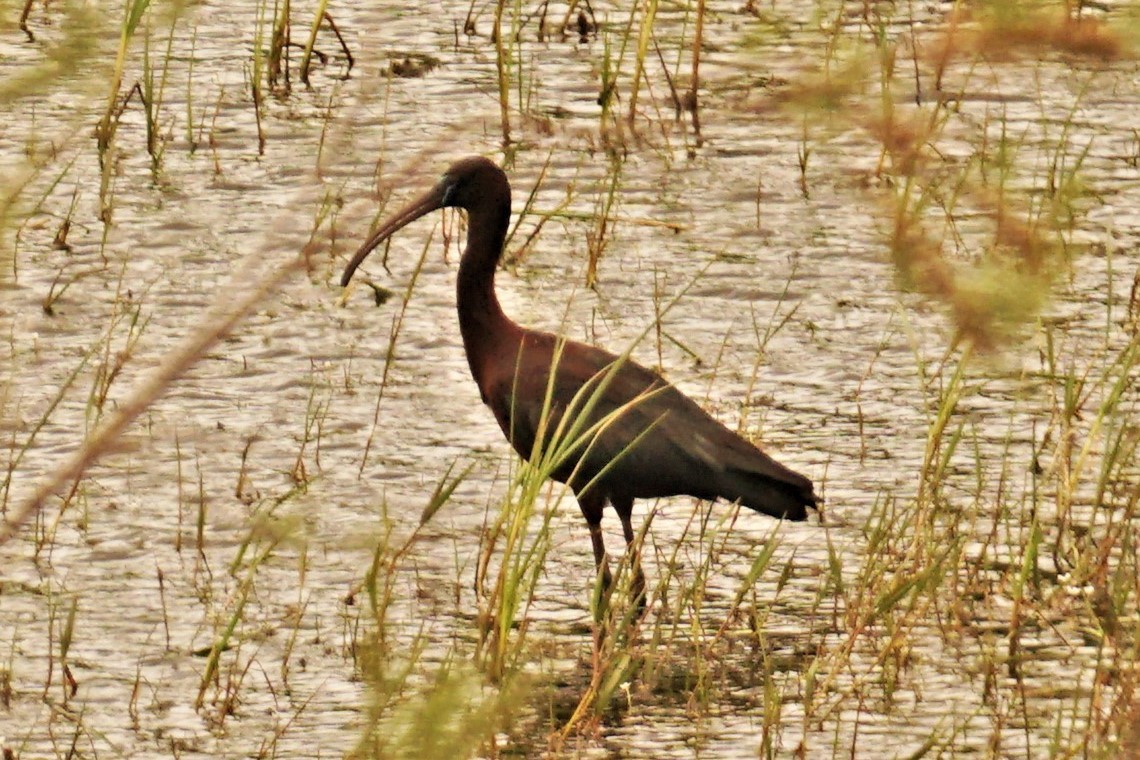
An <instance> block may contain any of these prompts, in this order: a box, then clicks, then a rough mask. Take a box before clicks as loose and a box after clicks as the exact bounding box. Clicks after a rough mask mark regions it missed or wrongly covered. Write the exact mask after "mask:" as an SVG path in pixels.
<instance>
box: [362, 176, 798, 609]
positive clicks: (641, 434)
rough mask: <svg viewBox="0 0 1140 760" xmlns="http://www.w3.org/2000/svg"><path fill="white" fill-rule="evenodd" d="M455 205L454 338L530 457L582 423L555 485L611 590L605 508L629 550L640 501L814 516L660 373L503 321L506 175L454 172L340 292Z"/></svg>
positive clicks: (778, 469)
mask: <svg viewBox="0 0 1140 760" xmlns="http://www.w3.org/2000/svg"><path fill="white" fill-rule="evenodd" d="M449 206H451V207H458V208H462V209H464V210H466V212H467V222H468V233H467V248H466V249H465V250H464V252H463V256H462V258H461V259H460V261H459V281H458V285H457V298H458V307H459V331H460V332H461V333H462V335H463V348H464V350H465V351H466V353H467V363H468V364H469V365H470V367H471V374H472V376H473V377H474V378H475V383H476V384H477V385H478V386H479V393H480V394H481V395H482V397H483V403H485V404H486V405H487V406H489V407H491V411H492V412H494V414H495V419H496V420H498V422H499V427H500V428H502V430H503V433H504V434H506V436H507V439H508V440H509V441H510V442H511V445H512V446H513V447H514V449H515V451H517V452H518V453H519V455H520V456H522V457H523V458H524V459H528V460H530V459H532V456H533V455H535V454H536V452H538V451H541V450H542V449H541V447H540V449H538V450H536V448H535V443H536V439H537V438H538V437H539V435H542V437H543V441H542V446H550V445H551V439H552V438H553V437H554V436H555V431H556V430H557V429H558V426H559V423H560V421H561V419H562V416H563V415H566V414H567V410H568V409H569V410H570V412H569V413H570V414H571V415H573V414H578V415H579V416H580V417H581V418H583V419H582V424H581V425H580V426H579V428H578V430H580V431H585V433H588V434H589V435H583V436H582V439H583V440H581V441H575V442H574V444H572V445H569V446H566V447H564V449H563V450H564V452H565V458H564V459H563V460H561V461H560V462H559V463H557V464H556V466H555V467H554V468H553V471H552V473H551V477H553V478H554V479H555V480H558V481H559V482H562V483H566V484H567V485H568V486H569V487H570V489H571V490H572V491H573V492H574V495H575V496H576V497H577V499H578V505H579V506H580V507H581V509H582V514H583V516H585V518H586V523H587V524H588V525H589V526H590V538H591V540H592V541H593V545H594V561H595V563H596V565H597V569H598V572H600V573H602V577H603V579H604V582H605V583H606V585H607V586H608V585H609V584H610V582H611V581H610V575H609V568H608V566H607V562H606V550H605V545H604V543H603V540H602V529H601V521H602V509H603V508H604V507H605V504H606V502H607V501H608V502H609V503H610V504H611V505H613V508H614V510H615V511H616V512H617V513H618V517H620V518H621V525H622V530H623V532H624V533H625V540H626V544H627V546H628V545H629V544H631V543H632V542H633V540H634V533H633V524H632V522H631V515H632V512H633V500H634V499H654V498H659V497H665V496H679V495H688V496H694V497H696V498H698V499H705V500H709V501H712V500H714V499H717V498H721V499H724V500H726V501H730V502H732V501H739V502H740V503H741V504H743V505H744V506H746V507H749V508H751V509H754V510H756V511H757V512H763V513H764V514H766V515H771V516H772V517H777V518H784V519H788V520H803V519H804V518H805V517H806V516H807V507H811V506H814V505H815V504H816V503H817V501H818V500H817V498H816V496H815V493H814V491H813V488H812V483H811V481H810V480H808V479H807V478H805V477H804V476H803V475H800V474H799V473H797V472H793V471H792V470H790V469H788V468H787V467H784V466H783V465H781V464H779V463H778V462H776V461H775V460H773V459H772V458H771V457H769V456H768V455H767V454H765V453H764V452H762V451H760V449H758V448H756V447H755V446H753V445H752V444H751V443H749V442H748V441H746V440H745V439H744V438H742V437H740V436H739V435H737V434H736V433H734V432H732V431H731V430H729V429H728V428H726V427H725V426H724V425H722V424H720V423H719V422H717V421H716V420H715V419H713V418H712V417H711V416H709V415H708V414H707V413H706V412H705V411H704V410H703V409H701V408H700V407H699V406H697V404H696V403H694V402H693V401H692V400H691V399H689V398H688V397H687V396H685V395H684V394H682V393H681V392H680V391H679V390H677V389H676V388H674V387H673V386H672V385H670V384H669V383H667V382H666V381H665V380H663V379H662V378H661V377H660V376H659V375H658V374H657V373H655V372H653V371H652V370H649V369H647V368H645V367H642V366H641V365H639V364H637V363H636V362H634V361H632V360H630V359H629V358H628V357H624V356H623V357H619V356H615V355H614V354H611V353H609V352H607V351H603V350H601V349H599V348H595V347H594V346H588V345H585V344H582V343H576V342H573V341H569V340H565V339H562V338H559V337H557V336H555V335H552V334H550V333H545V332H538V331H535V330H528V329H526V328H525V327H521V326H519V325H517V324H515V323H514V322H512V321H511V320H510V319H509V318H508V317H507V315H506V314H504V313H503V310H502V308H501V307H500V306H499V299H498V298H497V297H496V295H495V269H496V267H497V266H498V263H499V257H500V256H501V255H502V252H503V242H504V240H505V238H506V234H507V226H508V222H509V221H510V215H511V187H510V184H509V183H508V181H507V176H506V174H504V173H503V170H502V169H500V168H499V167H498V166H496V165H495V164H494V163H492V162H491V161H489V160H487V159H485V158H482V157H478V156H475V157H471V158H465V159H463V160H462V161H458V162H456V163H455V164H453V165H452V166H451V168H449V169H448V170H447V173H446V174H444V175H443V177H442V179H440V181H439V183H438V184H437V185H436V186H435V187H433V188H432V189H431V190H429V191H428V192H427V193H425V194H424V195H422V196H420V198H418V199H417V200H415V201H413V202H412V203H410V204H409V205H408V206H406V207H405V208H404V209H403V210H401V211H400V212H399V213H397V214H396V215H395V216H394V217H393V218H392V219H390V220H389V221H388V222H387V223H386V224H384V225H383V226H381V227H380V229H378V230H376V232H375V233H373V235H372V237H370V238H369V239H368V240H367V241H366V242H365V243H364V245H362V246H361V247H360V250H358V251H357V252H356V255H354V256H353V257H352V261H350V262H349V264H348V267H347V268H346V269H345V270H344V275H343V276H342V277H341V280H340V282H341V285H342V286H346V285H348V282H349V280H351V279H352V275H353V273H354V272H355V271H356V268H357V267H358V266H360V263H361V262H362V261H363V260H364V258H365V257H366V256H367V255H368V254H369V253H370V252H371V251H372V250H373V249H375V248H376V247H377V246H378V245H380V243H382V242H384V241H385V240H386V239H388V237H389V236H391V235H392V234H393V233H395V232H396V231H397V230H399V229H400V228H402V227H404V226H405V225H407V224H409V223H410V222H412V221H414V220H416V219H418V218H420V217H421V216H424V215H425V214H428V213H430V212H432V211H436V210H438V209H441V208H445V207H449ZM552 372H553V378H552V377H551V373H552ZM576 396H577V398H576ZM553 445H555V446H557V445H558V444H557V443H555V444H553ZM633 566H634V572H635V576H634V580H633V590H634V591H635V593H636V594H637V597H638V599H639V600H640V601H641V603H642V604H644V583H645V581H644V576H643V575H642V573H641V569H640V565H639V563H637V562H636V561H634V562H633Z"/></svg>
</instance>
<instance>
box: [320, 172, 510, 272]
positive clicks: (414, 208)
mask: <svg viewBox="0 0 1140 760" xmlns="http://www.w3.org/2000/svg"><path fill="white" fill-rule="evenodd" d="M501 192H506V194H507V198H508V200H509V198H510V185H509V184H508V183H507V177H506V175H505V174H504V173H503V170H502V169H500V168H499V167H498V166H496V165H495V164H494V162H492V161H491V160H490V159H487V158H483V157H482V156H471V157H469V158H464V159H462V160H460V161H456V162H455V163H454V164H452V165H451V166H450V167H449V168H448V170H447V171H446V172H444V174H443V176H442V177H440V179H439V182H437V183H436V184H435V187H433V188H432V189H431V190H428V191H427V192H426V193H424V194H423V195H421V196H420V197H419V198H417V199H416V200H414V201H412V202H411V203H409V204H408V205H407V206H404V208H402V209H401V210H400V211H398V212H397V213H396V215H395V216H393V217H392V218H391V219H389V220H388V221H387V222H385V223H384V224H382V225H381V226H380V228H379V229H378V230H376V232H374V233H372V236H371V237H369V238H368V240H366V241H365V242H364V245H362V246H360V249H359V250H358V251H357V252H356V253H355V254H354V255H353V257H352V261H350V262H349V263H348V266H347V267H345V270H344V274H343V275H341V278H340V284H341V286H342V287H344V286H346V285H348V282H349V280H351V279H352V275H353V273H354V272H356V268H357V267H359V266H360V263H361V262H362V261H364V259H365V257H367V256H368V254H369V253H371V252H372V251H373V250H374V249H375V248H376V247H377V246H378V245H380V244H381V243H383V242H384V241H385V240H387V239H388V238H389V237H391V236H392V235H393V234H395V232H396V231H397V230H399V229H401V228H402V227H404V226H406V225H408V224H410V223H412V222H414V221H415V220H416V219H419V218H420V217H421V216H424V215H425V214H429V213H431V212H432V211H437V210H439V209H441V208H449V207H455V208H462V209H466V210H467V211H471V210H473V209H475V208H479V207H480V206H481V205H482V204H484V203H486V202H488V200H489V199H490V198H492V197H493V196H494V195H495V194H496V193H501Z"/></svg>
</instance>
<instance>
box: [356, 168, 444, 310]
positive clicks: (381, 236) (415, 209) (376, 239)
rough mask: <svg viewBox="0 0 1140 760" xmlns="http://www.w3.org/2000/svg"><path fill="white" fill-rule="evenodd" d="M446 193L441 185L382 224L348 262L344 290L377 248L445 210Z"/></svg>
mask: <svg viewBox="0 0 1140 760" xmlns="http://www.w3.org/2000/svg"><path fill="white" fill-rule="evenodd" d="M445 193H446V186H445V185H443V184H442V183H440V184H439V185H436V186H435V187H433V188H432V189H431V190H428V191H427V192H426V193H424V194H423V195H421V196H420V197H419V198H417V199H416V200H414V201H412V202H411V203H409V204H408V205H407V206H404V208H402V209H400V211H399V212H397V214H396V215H395V216H394V217H392V218H391V219H389V220H388V221H387V222H385V223H384V224H382V225H381V226H380V229H378V230H376V232H374V233H372V237H370V238H368V240H366V241H365V242H364V245H362V246H360V250H358V251H357V252H356V253H355V254H354V255H353V257H352V261H350V262H348V266H347V267H345V269H344V274H343V275H341V277H340V286H341V287H342V288H343V287H345V286H347V285H348V281H349V280H351V279H352V275H353V273H354V272H356V268H357V267H358V266H360V262H362V261H364V259H365V258H366V257H367V256H368V254H370V253H372V251H373V249H375V248H376V246H378V245H380V244H381V243H383V242H384V241H385V240H387V239H388V238H389V237H391V236H392V234H393V233H395V232H396V231H397V230H399V229H400V228H401V227H403V226H405V225H407V224H410V223H412V222H414V221H415V220H417V219H419V218H420V217H421V216H423V215H424V214H430V213H431V212H432V211H436V210H437V209H441V208H443V197H444V194H445Z"/></svg>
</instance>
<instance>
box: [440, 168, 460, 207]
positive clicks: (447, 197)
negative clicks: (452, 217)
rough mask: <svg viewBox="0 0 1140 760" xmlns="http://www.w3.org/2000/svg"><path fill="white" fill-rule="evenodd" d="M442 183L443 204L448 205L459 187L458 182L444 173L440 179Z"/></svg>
mask: <svg viewBox="0 0 1140 760" xmlns="http://www.w3.org/2000/svg"><path fill="white" fill-rule="evenodd" d="M440 182H442V183H443V185H444V188H443V205H444V206H450V205H451V202H452V201H453V200H454V199H455V191H456V190H457V189H458V187H459V183H458V182H456V181H455V180H453V179H452V178H451V177H448V176H447V175H446V174H445V175H444V176H443V179H441V180H440Z"/></svg>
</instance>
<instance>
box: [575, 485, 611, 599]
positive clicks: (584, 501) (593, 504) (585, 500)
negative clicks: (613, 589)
mask: <svg viewBox="0 0 1140 760" xmlns="http://www.w3.org/2000/svg"><path fill="white" fill-rule="evenodd" d="M605 504H606V498H605V496H599V495H595V494H584V495H582V494H579V495H578V507H579V508H580V509H581V510H582V516H583V517H585V518H586V524H587V525H589V526H590V542H591V543H592V544H593V545H594V567H595V569H596V570H597V572H598V573H599V574H600V575H601V577H602V591H603V593H606V592H608V591H609V590H610V586H611V585H612V584H613V576H611V575H610V563H609V562H607V561H606V542H605V539H604V538H603V537H602V509H603V508H604V507H605Z"/></svg>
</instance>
